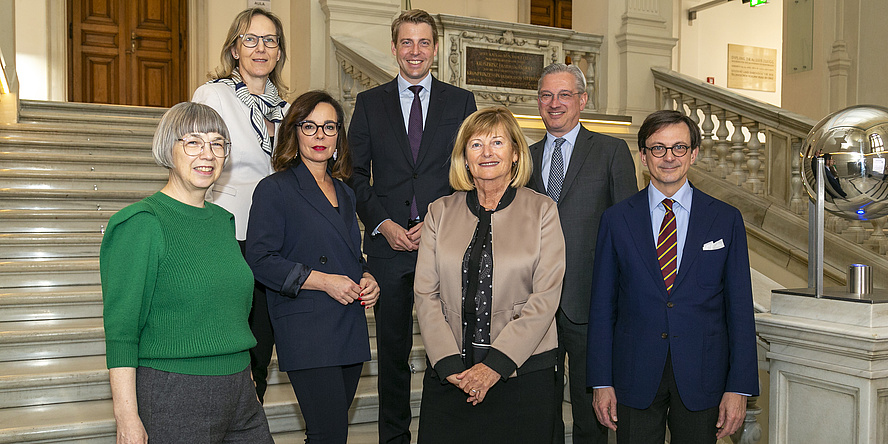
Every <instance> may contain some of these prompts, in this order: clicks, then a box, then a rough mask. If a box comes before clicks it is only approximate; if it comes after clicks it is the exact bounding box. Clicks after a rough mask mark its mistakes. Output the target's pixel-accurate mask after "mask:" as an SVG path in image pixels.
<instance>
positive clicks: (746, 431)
mask: <svg viewBox="0 0 888 444" xmlns="http://www.w3.org/2000/svg"><path fill="white" fill-rule="evenodd" d="M757 401H758V396H749V397H747V398H746V417H745V418H743V425H742V426H740V429H739V430H737V432H736V433H734V434H733V435H731V442H733V443H734V444H756V443H757V442H759V441H761V439H762V425H761V424H759V423H758V420H757V419H756V416H758V415H759V414H761V413H762V408H761V407H759V406H758V404H757V403H756V402H757Z"/></svg>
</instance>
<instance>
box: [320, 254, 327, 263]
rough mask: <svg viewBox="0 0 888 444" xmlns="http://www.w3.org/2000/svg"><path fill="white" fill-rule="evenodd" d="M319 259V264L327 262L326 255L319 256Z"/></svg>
mask: <svg viewBox="0 0 888 444" xmlns="http://www.w3.org/2000/svg"><path fill="white" fill-rule="evenodd" d="M320 261H321V265H323V264H326V263H327V256H321V257H320Z"/></svg>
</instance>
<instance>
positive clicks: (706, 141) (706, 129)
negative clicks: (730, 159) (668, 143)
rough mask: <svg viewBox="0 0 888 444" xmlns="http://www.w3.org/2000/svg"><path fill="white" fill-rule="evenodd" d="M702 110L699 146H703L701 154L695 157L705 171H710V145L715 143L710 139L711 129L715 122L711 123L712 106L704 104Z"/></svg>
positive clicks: (711, 162) (711, 161)
mask: <svg viewBox="0 0 888 444" xmlns="http://www.w3.org/2000/svg"><path fill="white" fill-rule="evenodd" d="M701 109H702V110H703V125H702V127H701V128H702V129H703V140H702V141H700V146H701V147H702V148H703V153H702V154H703V156H702V157H700V158H698V159H697V164H698V165H700V166H701V167H702V168H704V169H705V170H706V171H712V164H713V160H712V147H713V145H715V141H714V140H712V130H713V129H714V128H715V124H713V123H712V106H710V105H704V106H703V107H702V108H701Z"/></svg>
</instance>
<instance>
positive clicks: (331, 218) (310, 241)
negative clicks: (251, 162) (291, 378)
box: [246, 164, 370, 371]
mask: <svg viewBox="0 0 888 444" xmlns="http://www.w3.org/2000/svg"><path fill="white" fill-rule="evenodd" d="M333 183H334V186H335V188H336V198H337V200H338V201H339V208H338V209H336V208H334V207H333V206H332V205H331V204H330V201H328V200H327V198H326V196H324V192H323V191H321V188H320V187H319V186H318V184H317V182H315V179H314V177H313V176H312V175H311V173H310V172H309V171H308V168H306V166H305V165H303V164H300V165H298V166H296V167H294V168H290V169H287V170H285V171H281V172H278V173H275V174H272V175H271V176H268V177H266V178H265V179H262V181H261V182H259V185H257V186H256V190H255V191H254V192H253V205H252V207H251V208H250V223H249V225H248V226H247V245H246V256H247V262H248V263H249V264H250V268H252V269H253V274H254V275H255V276H256V279H257V280H258V281H259V282H261V283H262V284H263V285H265V286H266V287H267V290H266V294H267V296H268V314H269V315H270V316H271V323H272V326H273V327H274V339H275V345H276V346H277V355H278V361H279V363H280V368H281V371H290V370H301V369H306V368H317V367H327V366H334V365H347V364H355V363H358V362H363V361H368V360H370V340H369V334H368V332H367V318H366V315H365V314H364V308H363V307H362V306H361V304H360V303H359V302H355V303H352V304H349V305H342V304H340V303H339V302H337V301H336V300H334V299H333V298H331V297H330V296H329V295H327V293H325V292H323V291H316V290H303V289H301V288H299V287H300V285H301V284H302V282H304V280H305V277H307V272H308V271H309V270H317V271H321V272H324V273H331V274H341V275H346V276H348V277H349V278H351V279H352V280H353V281H355V282H360V279H361V275H362V274H363V271H364V261H363V256H362V255H361V236H360V231H359V230H358V221H357V218H356V216H355V196H354V193H353V192H352V190H351V189H350V188H349V187H348V186H346V185H345V184H344V183H342V182H341V181H339V180H334V181H333Z"/></svg>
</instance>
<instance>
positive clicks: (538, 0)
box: [530, 0, 573, 29]
mask: <svg viewBox="0 0 888 444" xmlns="http://www.w3.org/2000/svg"><path fill="white" fill-rule="evenodd" d="M572 17H573V16H572V0H530V23H531V24H532V25H543V26H554V27H556V28H565V29H571V19H572Z"/></svg>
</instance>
